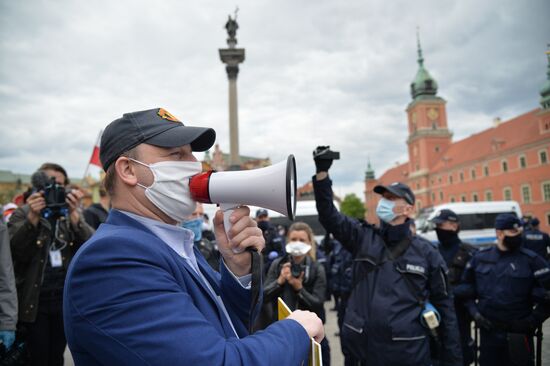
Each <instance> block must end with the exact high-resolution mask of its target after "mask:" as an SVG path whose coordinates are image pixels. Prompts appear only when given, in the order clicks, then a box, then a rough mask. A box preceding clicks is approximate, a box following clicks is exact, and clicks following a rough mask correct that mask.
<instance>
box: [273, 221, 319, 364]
mask: <svg viewBox="0 0 550 366" xmlns="http://www.w3.org/2000/svg"><path fill="white" fill-rule="evenodd" d="M286 252H287V254H286V255H285V256H283V257H281V258H277V259H275V260H274V261H273V263H271V266H270V267H269V270H268V273H267V278H266V280H265V287H264V303H265V304H268V303H271V305H272V307H273V319H272V321H276V320H277V297H280V298H282V299H283V301H284V302H285V303H286V304H287V305H288V307H289V308H290V309H291V310H296V309H300V310H309V311H312V312H314V313H316V314H317V316H319V318H321V319H322V320H323V322H324V320H325V319H324V317H325V316H324V315H325V314H324V309H323V303H324V299H325V292H326V288H327V280H326V276H325V268H324V266H323V265H321V264H320V263H318V262H317V261H316V260H315V258H316V248H315V239H314V236H313V231H312V230H311V227H309V225H308V224H306V223H304V222H295V223H294V224H292V225H291V226H290V228H289V229H288V234H287V244H286ZM321 347H322V351H323V363H324V365H328V364H329V362H330V350H329V346H328V341H327V339H326V338H325V339H323V341H322V342H321Z"/></svg>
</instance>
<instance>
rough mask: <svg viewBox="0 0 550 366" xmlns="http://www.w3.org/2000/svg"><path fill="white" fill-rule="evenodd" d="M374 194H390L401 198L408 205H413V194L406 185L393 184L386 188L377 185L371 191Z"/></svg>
mask: <svg viewBox="0 0 550 366" xmlns="http://www.w3.org/2000/svg"><path fill="white" fill-rule="evenodd" d="M373 191H374V193H378V194H384V193H385V192H390V193H392V194H394V195H396V196H397V197H401V198H403V199H404V200H405V201H407V203H408V204H409V205H414V194H413V193H412V191H411V189H410V188H409V186H408V185H406V184H404V183H401V182H395V183H392V184H390V185H387V186H383V185H378V186H376V187H374V189H373Z"/></svg>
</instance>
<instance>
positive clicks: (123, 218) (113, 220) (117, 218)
mask: <svg viewBox="0 0 550 366" xmlns="http://www.w3.org/2000/svg"><path fill="white" fill-rule="evenodd" d="M107 223H108V224H113V225H127V226H132V227H135V228H136V229H139V230H143V231H146V232H147V233H149V234H151V235H154V236H155V237H157V236H156V235H155V234H154V233H153V232H151V231H150V230H149V229H147V227H145V226H144V225H142V224H141V223H140V222H138V221H136V220H134V219H133V218H131V217H130V216H128V215H125V214H124V213H122V212H119V211H117V210H111V212H110V213H109V217H108V218H107ZM158 240H159V241H161V240H160V239H158ZM193 250H194V252H195V257H196V258H197V264H198V266H199V269H200V271H201V273H202V274H203V276H204V277H205V279H206V280H207V281H208V283H209V284H210V286H212V289H213V290H214V292H215V293H216V294H217V295H220V286H219V284H218V282H219V281H218V280H217V279H215V278H213V277H212V275H211V274H210V273H209V271H207V270H205V266H208V264H207V263H206V261H205V260H204V258H203V257H202V254H200V251H199V250H198V249H197V248H196V247H194V246H193ZM174 254H175V255H177V256H178V257H179V255H178V254H176V253H174ZM178 259H179V260H180V261H179V262H180V263H181V264H182V265H183V267H184V268H185V269H186V270H187V272H188V273H189V274H190V275H191V277H192V278H193V280H194V281H195V282H196V283H197V284H198V285H199V286H200V288H201V289H202V290H203V292H204V293H205V294H206V295H207V296H208V298H209V299H210V301H212V303H213V305H214V306H215V307H216V309H217V310H218V316H219V319H220V322H221V324H222V328H223V330H224V333H225V336H226V337H234V336H235V332H233V329H232V328H231V325H230V324H229V322H228V320H227V317H226V316H225V314H224V313H223V310H222V309H221V308H220V305H219V303H218V301H217V300H216V299H215V298H214V295H213V294H212V292H211V291H210V290H209V289H208V287H207V286H206V284H205V283H204V281H203V280H202V279H201V278H200V276H199V275H198V274H197V272H195V270H194V269H193V268H191V265H190V264H189V263H188V262H187V261H186V260H185V259H183V258H181V257H180V258H178ZM227 310H228V312H229V309H227Z"/></svg>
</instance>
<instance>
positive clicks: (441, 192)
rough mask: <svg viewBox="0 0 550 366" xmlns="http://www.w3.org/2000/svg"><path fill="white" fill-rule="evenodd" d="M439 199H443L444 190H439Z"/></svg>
mask: <svg viewBox="0 0 550 366" xmlns="http://www.w3.org/2000/svg"><path fill="white" fill-rule="evenodd" d="M439 200H440V201H443V191H439Z"/></svg>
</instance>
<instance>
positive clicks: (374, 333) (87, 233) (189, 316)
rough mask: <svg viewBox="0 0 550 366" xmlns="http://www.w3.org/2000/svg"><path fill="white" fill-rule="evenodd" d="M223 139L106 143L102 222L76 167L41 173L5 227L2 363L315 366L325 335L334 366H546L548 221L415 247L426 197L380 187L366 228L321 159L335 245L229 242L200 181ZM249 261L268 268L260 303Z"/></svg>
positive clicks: (206, 133) (1, 229) (266, 236)
mask: <svg viewBox="0 0 550 366" xmlns="http://www.w3.org/2000/svg"><path fill="white" fill-rule="evenodd" d="M214 140H215V132H214V131H213V130H212V129H209V128H199V127H189V126H185V125H184V124H183V123H181V122H180V121H179V120H177V118H176V117H174V116H173V115H171V114H170V113H169V112H167V111H166V110H164V109H162V108H160V109H153V110H147V111H141V112H133V113H127V114H125V115H124V116H122V117H121V118H119V119H117V120H115V121H113V122H112V123H111V124H109V125H108V126H107V128H106V129H105V132H104V133H103V137H102V145H101V150H100V157H101V162H102V164H103V168H104V170H105V172H106V176H105V179H104V187H105V189H101V190H100V192H99V196H100V197H99V202H98V203H94V204H92V205H90V206H89V207H86V208H83V207H82V205H81V199H82V197H83V192H82V190H81V189H79V187H77V186H75V185H71V183H70V181H69V177H68V174H67V172H66V171H65V169H64V168H63V167H62V166H60V165H58V164H55V163H44V164H42V165H41V166H40V167H39V169H38V171H37V172H36V173H35V174H33V179H32V183H33V186H32V188H31V189H30V190H29V191H27V192H26V193H25V194H24V195H22V197H23V198H22V199H20V198H18V199H17V200H15V201H14V202H10V203H9V204H7V205H4V212H3V215H2V220H0V357H1V358H3V361H2V362H4V361H5V360H7V359H8V358H9V357H11V360H12V362H11V363H10V364H13V365H16V364H20V365H63V356H64V352H65V348H66V346H67V343H68V344H69V347H70V350H71V354H72V356H73V358H74V360H75V363H76V364H77V365H119V364H127V365H139V364H144V365H145V364H169V365H177V364H183V365H222V364H227V365H237V364H238V365H260V364H261V365H301V364H303V362H305V361H306V360H307V358H308V355H309V347H310V341H309V340H310V338H314V339H315V340H316V341H318V342H320V344H321V351H322V360H323V365H325V366H327V365H330V359H331V357H330V354H331V352H342V353H343V355H344V359H345V366H364V365H369V366H370V365H457V366H458V365H471V364H472V363H474V362H479V364H480V365H482V366H485V365H534V363H535V355H534V349H535V347H534V341H533V337H534V335H535V333H536V332H537V331H538V332H540V327H541V324H542V323H543V322H544V321H545V320H546V319H547V318H548V317H549V316H550V267H549V263H548V258H549V257H548V256H549V249H550V239H549V237H548V235H547V234H545V233H543V232H541V231H540V229H539V224H540V223H539V222H538V220H537V219H536V218H531V219H530V220H528V221H524V222H522V221H521V220H520V218H517V217H516V216H514V215H512V214H501V215H499V216H498V217H497V218H496V221H495V231H496V236H497V244H496V245H492V246H488V247H486V248H482V249H480V248H478V247H476V246H473V245H470V244H468V243H464V242H462V241H461V239H460V237H459V232H460V217H459V216H458V215H456V213H454V212H453V211H451V210H441V211H440V212H439V213H438V214H437V216H436V217H435V218H434V219H433V225H435V228H436V233H437V238H438V243H436V244H434V243H431V242H428V241H427V240H425V239H423V238H422V237H421V236H418V235H417V234H416V232H415V227H414V219H413V218H414V207H415V196H414V193H413V192H412V190H411V189H410V188H409V187H408V186H407V185H406V184H403V183H399V182H396V183H393V184H390V185H379V186H376V187H375V188H374V192H375V193H377V194H379V196H380V199H379V203H378V206H377V209H376V214H377V216H378V218H379V219H380V224H379V225H374V224H373V223H368V222H365V221H364V220H360V219H355V218H351V217H348V216H346V215H344V214H342V213H341V212H339V211H338V210H337V208H336V207H335V206H334V204H333V193H332V188H331V187H332V181H331V179H330V178H329V174H328V172H329V169H330V167H331V165H332V163H333V160H332V159H327V158H326V157H323V156H322V155H323V153H324V152H325V151H327V149H326V148H325V147H319V148H318V149H317V150H316V151H315V152H314V157H315V159H314V161H315V165H316V169H317V170H316V174H315V175H314V176H313V178H312V180H313V188H314V193H315V200H316V205H317V210H318V214H319V221H320V223H321V224H322V226H323V227H324V229H325V230H326V233H325V236H324V239H323V240H321V241H320V242H316V240H315V235H314V233H313V230H312V228H311V227H310V226H309V225H308V224H306V223H304V222H299V221H297V222H294V223H293V224H292V225H291V226H289V227H288V228H287V227H281V226H279V227H276V226H275V225H273V224H272V223H271V222H270V218H269V215H268V211H267V210H265V209H260V210H258V211H257V212H256V213H255V215H254V217H252V216H251V215H250V211H249V209H248V208H247V207H244V206H243V207H239V208H237V209H235V211H234V212H233V213H232V214H231V217H230V221H229V222H230V223H231V227H229V228H228V227H225V225H224V219H223V215H224V213H223V212H221V211H218V212H217V213H216V215H215V217H213V218H212V219H210V218H209V217H208V216H207V215H206V214H205V213H204V208H203V206H202V205H201V204H200V203H195V202H194V201H193V199H192V198H191V197H190V195H189V189H188V187H187V186H186V185H185V183H184V182H185V181H186V179H187V178H189V177H191V176H192V175H194V174H197V173H199V172H200V171H201V169H202V166H201V164H200V163H199V162H197V160H196V159H195V157H194V156H193V152H194V151H203V150H206V149H208V148H209V147H210V146H211V145H212V144H213V142H214ZM60 197H61V198H60ZM247 249H248V250H247ZM250 249H252V251H258V252H260V253H261V257H262V259H263V263H264V267H263V271H261V274H260V275H261V277H263V281H262V284H261V285H260V287H259V288H260V292H259V293H258V294H257V295H258V299H256V298H255V295H254V284H253V283H252V282H253V280H252V278H253V275H254V271H255V270H256V269H255V268H254V265H253V260H252V259H251V258H253V255H254V254H251V250H250ZM260 270H261V269H260ZM256 285H257V284H256ZM278 298H281V299H282V300H283V301H284V302H285V303H286V304H287V305H288V307H289V308H290V310H291V311H292V313H291V315H290V316H289V317H288V318H287V319H286V320H282V321H278V316H277V299H278ZM329 300H330V301H333V304H334V307H333V308H330V309H328V304H329ZM327 311H335V312H336V315H337V322H338V332H337V333H336V334H335V336H339V337H340V345H341V349H339V350H335V349H332V350H331V347H330V344H329V342H328V339H327V338H326V337H325V336H324V327H323V323H324V322H325V321H326V318H327ZM475 328H479V329H480V340H479V342H477V343H476V340H475V337H474V336H473V335H474V334H475V333H474V329H475ZM478 355H479V356H478ZM5 362H8V361H5ZM6 364H8V363H6Z"/></svg>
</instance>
